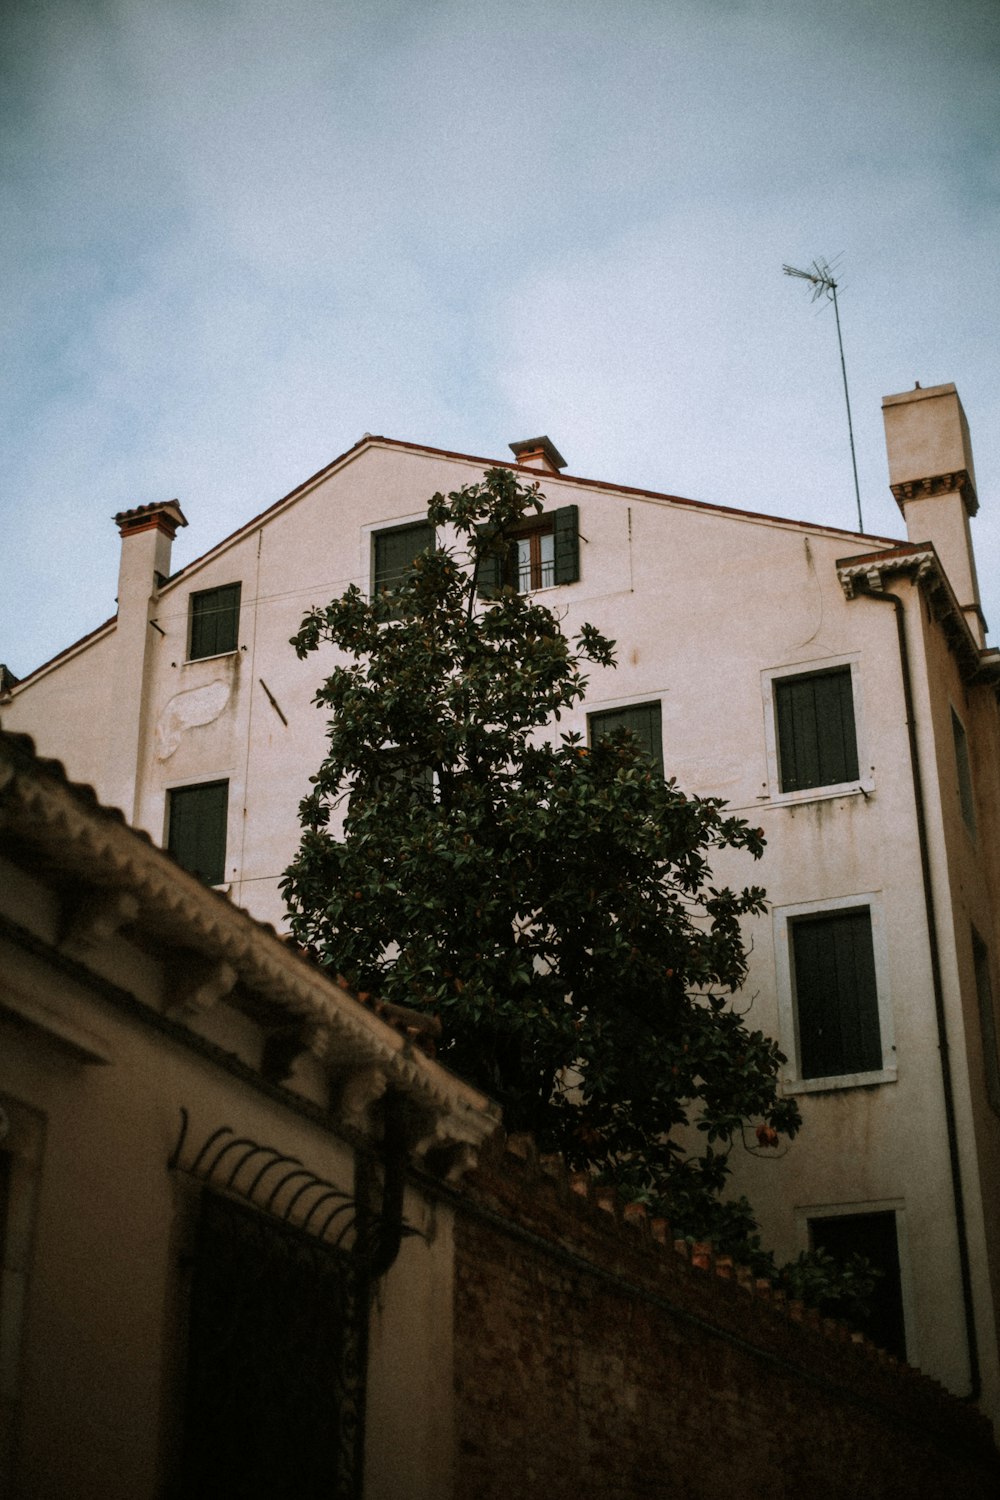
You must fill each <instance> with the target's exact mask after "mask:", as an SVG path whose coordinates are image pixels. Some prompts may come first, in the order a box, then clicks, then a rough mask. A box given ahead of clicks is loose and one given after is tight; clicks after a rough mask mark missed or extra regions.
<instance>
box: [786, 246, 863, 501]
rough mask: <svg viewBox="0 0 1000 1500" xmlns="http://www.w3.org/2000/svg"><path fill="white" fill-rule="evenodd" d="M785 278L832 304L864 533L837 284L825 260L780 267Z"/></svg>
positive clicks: (852, 461) (816, 297) (856, 488)
mask: <svg viewBox="0 0 1000 1500" xmlns="http://www.w3.org/2000/svg"><path fill="white" fill-rule="evenodd" d="M781 269H782V270H783V271H784V273H785V275H786V276H798V277H799V279H800V280H801V281H808V282H810V283H811V285H812V289H813V294H812V300H813V302H815V301H816V300H817V299H818V298H819V297H823V296H825V297H827V298H828V299H829V300H830V301H831V302H832V303H833V315H834V317H835V318H836V320H837V347H838V348H839V350H840V373H841V375H842V376H843V377H844V402H845V404H846V406H847V433H848V436H849V438H850V440H851V467H852V468H853V470H854V498H855V500H856V501H857V502H858V530H859V531H864V529H865V523H864V521H863V520H862V519H861V490H860V488H859V487H858V461H857V458H856V457H855V454H854V424H853V422H852V421H851V398H850V395H849V394H848V390H847V366H846V365H845V363H844V340H843V338H842V337H841V333H840V309H839V308H838V306H837V283H836V281H835V280H834V277H833V270H832V268H831V267H830V265H829V264H828V263H827V262H826V261H825V260H814V261H813V263H812V267H811V269H810V270H808V271H797V270H796V269H795V267H794V266H782V268H781Z"/></svg>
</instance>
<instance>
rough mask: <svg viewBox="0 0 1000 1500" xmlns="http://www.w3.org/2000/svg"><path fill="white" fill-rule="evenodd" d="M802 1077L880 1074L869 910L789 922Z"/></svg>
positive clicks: (818, 914) (850, 909)
mask: <svg viewBox="0 0 1000 1500" xmlns="http://www.w3.org/2000/svg"><path fill="white" fill-rule="evenodd" d="M789 927H790V932H791V950H792V983H793V989H794V997H795V1016H796V1028H795V1029H796V1035H797V1038H798V1049H797V1051H798V1065H799V1076H800V1077H801V1078H807V1079H808V1078H837V1077H842V1076H846V1075H848V1074H852V1073H873V1072H878V1071H880V1070H881V1068H882V1033H881V1026H880V1024H879V1005H878V986H877V982H876V974H875V953H874V947H873V944H872V920H871V910H870V908H869V907H867V906H850V907H846V908H844V909H841V910H833V911H823V912H816V913H814V914H812V915H808V916H798V917H793V918H792V919H791V921H790V923H789Z"/></svg>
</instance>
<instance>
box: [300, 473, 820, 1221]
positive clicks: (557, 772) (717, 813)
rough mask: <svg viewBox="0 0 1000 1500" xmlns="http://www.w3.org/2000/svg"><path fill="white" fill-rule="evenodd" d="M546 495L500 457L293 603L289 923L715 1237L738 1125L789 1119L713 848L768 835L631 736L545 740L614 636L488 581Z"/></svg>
mask: <svg viewBox="0 0 1000 1500" xmlns="http://www.w3.org/2000/svg"><path fill="white" fill-rule="evenodd" d="M531 508H535V509H540V508H541V507H540V501H539V497H538V493H537V486H533V487H532V488H530V489H528V488H525V487H523V486H522V485H521V484H519V482H518V480H517V478H516V477H515V475H513V474H512V473H511V472H510V471H508V470H504V469H493V470H490V471H488V472H487V473H486V474H485V476H484V478H483V480H482V482H480V483H479V484H476V485H472V486H469V487H466V488H464V489H462V490H459V491H457V492H455V493H453V494H450V495H448V496H443V495H440V494H438V495H435V496H434V497H433V498H432V500H431V501H430V504H429V508H428V516H429V519H430V521H431V522H432V523H433V524H434V526H435V528H437V531H438V534H439V535H441V534H442V533H444V534H445V536H446V537H447V538H448V539H449V540H450V541H451V545H450V546H441V547H438V548H436V549H434V550H431V551H428V552H425V553H424V554H422V555H421V556H420V557H418V558H417V559H416V560H415V561H414V563H413V565H412V567H411V568H409V569H408V570H407V572H406V573H405V575H404V576H403V578H402V579H401V581H400V583H399V585H398V587H396V588H394V589H393V590H391V591H389V592H385V593H382V594H380V595H378V596H376V597H374V598H372V599H369V598H367V597H366V595H365V594H363V593H362V591H361V590H360V589H358V588H357V587H355V586H352V587H351V588H349V589H348V590H347V592H346V593H345V594H344V595H343V597H341V598H339V599H335V600H334V601H333V602H332V603H330V604H328V605H327V606H325V607H324V608H321V609H316V610H313V611H312V612H310V613H309V614H308V615H307V616H306V618H305V620H304V621H303V624H302V627H301V630H300V631H299V633H298V635H297V636H296V637H295V638H294V641H293V644H294V646H295V648H296V651H297V652H298V654H299V656H300V657H305V656H307V655H309V654H310V653H312V652H314V651H317V650H319V649H320V648H321V647H324V646H328V645H332V646H334V647H336V648H337V649H338V653H339V654H338V656H337V659H336V665H335V666H334V667H333V670H332V671H331V672H330V675H329V676H328V677H327V678H326V680H325V681H324V682H323V684H322V686H321V687H320V689H319V691H318V692H317V694H316V703H317V704H318V705H319V706H320V707H321V708H322V709H324V710H325V711H326V712H327V713H328V714H329V742H328V749H327V754H326V758H325V759H324V761H323V764H322V765H321V767H320V768H319V771H318V772H317V774H316V775H315V776H314V777H313V778H312V780H313V787H312V791H311V792H310V794H309V795H308V796H307V797H306V798H305V800H304V801H303V803H302V807H301V818H302V828H303V832H302V840H301V845H300V848H299V851H298V855H297V857H296V859H295V861H294V863H293V864H292V865H291V866H290V868H289V870H288V871H287V873H286V876H285V881H284V890H285V894H286V898H287V901H288V905H289V910H290V914H291V921H292V930H293V934H294V936H295V937H296V938H297V939H298V941H300V942H301V943H303V944H304V945H306V946H308V947H310V948H311V949H313V950H314V951H315V952H316V953H317V954H318V955H319V957H320V958H321V960H322V962H323V963H324V964H326V965H328V966H329V967H330V968H331V969H332V970H333V971H334V972H339V973H341V974H343V975H344V976H345V977H346V979H347V980H348V982H349V983H350V984H352V985H353V986H354V987H355V988H357V989H358V990H363V991H372V992H375V993H377V994H378V995H379V996H381V997H382V998H384V999H386V1000H389V1001H392V1002H395V1003H400V1004H404V1005H407V1006H410V1007H417V1008H422V1009H429V1010H431V1011H433V1012H436V1013H437V1014H438V1015H439V1016H440V1018H441V1021H442V1025H443V1034H444V1043H443V1055H444V1058H445V1060H446V1061H447V1062H448V1063H449V1064H450V1065H451V1066H453V1067H454V1068H455V1069H456V1070H457V1071H459V1072H460V1073H462V1074H463V1075H465V1076H466V1077H468V1078H469V1079H470V1080H472V1081H474V1082H475V1083H476V1084H478V1085H479V1086H480V1087H482V1088H483V1089H485V1090H486V1091H488V1092H489V1093H490V1094H492V1095H493V1097H494V1098H496V1099H497V1100H498V1101H499V1102H500V1104H501V1105H502V1106H503V1109H504V1114H505V1120H506V1124H507V1128H508V1129H514V1130H518V1129H524V1130H530V1131H532V1132H534V1134H535V1135H536V1137H537V1138H538V1140H539V1143H540V1144H541V1146H542V1147H543V1148H545V1149H557V1150H561V1151H563V1152H564V1153H565V1154H566V1156H567V1158H568V1159H569V1160H570V1161H571V1162H573V1163H574V1164H578V1165H583V1164H586V1165H588V1166H590V1167H592V1168H594V1169H596V1170H598V1171H600V1172H602V1173H603V1174H605V1175H606V1176H607V1177H609V1178H610V1179H612V1180H614V1181H616V1182H618V1183H619V1184H620V1185H622V1186H623V1187H625V1188H626V1190H628V1191H630V1192H631V1193H632V1194H633V1195H636V1196H643V1197H645V1198H647V1199H649V1200H651V1201H653V1202H655V1203H656V1204H658V1205H660V1206H663V1207H665V1208H666V1209H667V1211H668V1212H669V1213H670V1215H671V1217H672V1219H673V1221H674V1223H675V1224H678V1225H680V1226H683V1227H685V1228H687V1229H689V1230H690V1232H692V1233H696V1234H697V1233H714V1234H715V1235H716V1236H717V1237H719V1238H722V1239H723V1240H725V1239H728V1238H731V1237H733V1236H734V1235H736V1236H738V1235H739V1234H741V1233H744V1232H745V1231H746V1230H747V1229H748V1228H749V1227H751V1226H752V1219H751V1218H750V1215H749V1209H748V1206H747V1205H746V1204H745V1203H744V1202H742V1201H741V1202H740V1203H738V1204H735V1205H724V1204H723V1203H722V1201H721V1198H720V1195H721V1193H722V1190H723V1188H724V1186H725V1180H726V1176H727V1171H728V1156H729V1152H730V1150H731V1148H732V1146H733V1144H734V1143H736V1142H740V1141H743V1142H745V1143H746V1145H747V1147H748V1149H751V1150H760V1149H768V1148H769V1147H771V1146H773V1145H774V1144H776V1143H777V1140H778V1136H779V1135H782V1134H783V1135H786V1136H791V1135H793V1134H794V1133H795V1131H796V1130H797V1128H798V1125H799V1117H798V1114H797V1111H796V1107H795V1104H794V1101H792V1100H788V1099H782V1098H779V1097H778V1094H777V1089H776V1070H777V1067H778V1065H779V1063H780V1062H781V1061H783V1059H782V1058H781V1056H780V1053H779V1052H778V1049H777V1046H776V1044H775V1042H774V1041H772V1040H771V1039H770V1038H768V1037H766V1036H764V1035H763V1034H762V1033H761V1032H760V1031H755V1030H751V1029H749V1027H748V1026H747V1024H746V1022H745V1018H744V1015H743V1013H742V1012H743V1010H745V1009H746V1008H747V1007H746V1005H745V1004H743V1005H742V1008H741V1006H740V1004H737V1003H734V1002H733V996H734V994H735V993H736V992H737V991H738V990H739V988H740V986H741V984H742V983H743V980H744V978H745V976H746V967H747V965H746V952H745V948H744V943H743V938H742V934H741V921H742V919H743V918H745V917H748V916H752V915H754V914H756V913H759V912H760V911H761V910H762V908H763V892H762V891H761V890H760V889H759V888H757V887H754V886H749V887H747V888H746V889H743V890H739V891H734V890H730V889H728V888H726V887H719V886H716V885H714V884H713V881H712V873H711V868H710V862H709V861H710V858H711V856H712V854H713V851H716V850H722V849H736V850H743V851H745V852H746V854H747V856H748V858H757V857H759V855H760V853H761V850H762V847H763V839H762V835H761V832H760V830H759V829H754V828H751V827H749V826H748V825H747V824H746V823H745V822H744V821H742V820H740V819H738V818H734V817H729V816H727V815H726V812H725V809H724V805H723V803H721V802H720V801H719V800H718V799H715V798H700V797H690V796H687V795H685V793H684V792H682V791H681V790H680V788H679V787H678V786H677V784H676V782H675V781H673V780H669V779H664V777H663V776H662V775H661V774H660V773H659V772H658V771H657V770H655V769H654V768H653V766H652V765H651V764H650V762H649V761H648V759H647V757H646V756H645V755H644V753H643V751H642V750H641V748H640V747H639V746H638V745H637V744H636V743H635V742H634V741H633V740H632V739H631V738H630V737H629V736H628V735H626V734H620V735H618V736H612V737H611V738H609V739H607V740H602V741H601V742H600V743H597V744H594V745H591V746H589V747H588V746H587V745H585V744H584V743H583V742H582V739H581V736H580V735H579V734H576V733H563V734H561V735H560V736H558V738H556V737H555V730H554V726H555V725H556V724H557V723H558V721H559V720H560V718H561V716H562V715H564V714H566V713H567V711H569V710H571V709H573V708H574V707H575V706H576V705H578V704H579V703H580V702H581V700H582V699H583V696H584V692H585V688H586V678H585V676H584V671H585V668H586V667H587V664H598V665H601V666H611V665H613V663H614V643H613V642H611V641H609V640H607V639H606V638H605V637H604V636H602V635H601V634H600V633H599V632H598V631H597V630H596V629H594V628H593V627H592V626H589V625H585V626H584V627H583V628H582V630H581V631H580V632H579V635H578V636H577V637H576V638H575V639H574V640H572V641H570V640H568V639H567V638H566V636H565V635H564V633H563V631H562V629H561V626H560V623H559V621H558V619H557V618H556V616H555V615H554V614H553V612H552V610H551V609H549V608H547V607H546V606H545V604H543V603H542V602H541V600H540V598H539V597H538V596H537V595H536V596H533V595H524V594H520V593H518V592H516V591H515V590H514V589H513V588H509V587H507V588H503V589H501V590H500V591H499V593H497V594H496V595H495V596H494V597H492V598H490V599H482V598H481V597H479V593H478V591H477V587H476V578H477V575H478V573H479V571H480V568H481V565H482V562H483V559H484V558H486V557H487V556H490V555H492V556H496V555H499V554H501V553H503V552H504V551H505V549H506V548H507V547H508V546H509V543H510V537H511V533H512V532H513V530H514V529H515V528H516V527H517V526H518V525H519V524H520V523H521V522H522V521H523V519H524V517H525V515H526V513H527V512H528V511H530V510H531ZM754 1122H757V1124H758V1126H759V1128H758V1129H757V1131H756V1133H754V1130H753V1124H754Z"/></svg>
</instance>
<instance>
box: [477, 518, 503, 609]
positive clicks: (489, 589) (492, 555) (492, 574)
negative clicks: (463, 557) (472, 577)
mask: <svg viewBox="0 0 1000 1500" xmlns="http://www.w3.org/2000/svg"><path fill="white" fill-rule="evenodd" d="M476 535H477V536H478V537H479V539H480V541H486V540H487V539H488V538H489V537H491V536H492V535H494V528H493V527H492V526H486V525H480V526H477V527H476ZM501 561H502V558H501V556H500V551H499V548H498V549H497V550H496V551H495V552H482V553H480V556H479V572H478V573H477V574H476V592H477V593H478V594H479V596H480V598H482V599H492V598H494V597H495V596H496V595H497V594H498V593H499V591H500V585H501V583H502V581H503V579H502V571H503V570H502V568H501V566H500V564H501Z"/></svg>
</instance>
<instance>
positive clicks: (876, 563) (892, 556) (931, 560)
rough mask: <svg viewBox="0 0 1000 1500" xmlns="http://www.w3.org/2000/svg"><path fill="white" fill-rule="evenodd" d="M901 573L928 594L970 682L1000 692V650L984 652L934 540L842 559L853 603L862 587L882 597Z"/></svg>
mask: <svg viewBox="0 0 1000 1500" xmlns="http://www.w3.org/2000/svg"><path fill="white" fill-rule="evenodd" d="M895 575H901V576H903V577H908V578H910V579H911V580H912V581H913V582H914V583H915V584H917V585H918V586H919V587H920V588H921V589H922V590H923V591H924V593H925V595H926V597H927V599H928V602H929V604H930V606H931V609H932V611H933V614H934V617H935V618H936V619H937V621H938V623H939V624H940V625H941V627H942V629H943V630H944V632H945V635H946V637H947V639H948V644H949V646H950V647H951V649H952V651H953V652H954V654H955V656H956V658H957V660H958V665H959V670H960V671H961V674H962V677H963V679H964V680H965V681H966V682H968V683H970V684H971V683H977V682H989V683H992V684H993V686H994V687H996V688H997V689H998V690H1000V651H997V650H996V649H995V648H992V649H990V650H986V651H983V650H981V649H980V647H979V644H978V642H977V641H976V639H975V637H974V636H973V634H972V632H971V630H970V629H969V622H968V620H967V618H966V613H967V612H966V610H965V609H963V607H962V605H960V604H959V602H958V600H957V599H956V598H955V594H954V592H953V590H952V587H951V584H950V583H949V582H948V578H947V575H946V574H945V571H944V569H943V567H942V566H941V560H940V558H939V557H938V555H937V552H936V551H935V550H934V547H933V545H932V544H931V543H930V542H920V543H917V544H915V545H912V544H905V543H904V544H903V545H901V546H899V547H890V548H888V549H887V550H886V551H884V552H866V553H862V554H860V555H859V556H857V557H842V558H838V560H837V577H838V579H839V580H840V586H841V588H842V589H843V591H844V596H845V598H847V599H853V598H854V597H855V595H856V594H857V592H858V585H859V583H860V584H861V586H862V589H863V590H864V591H865V592H872V593H881V592H882V591H883V589H884V588H885V586H886V582H887V580H888V579H889V578H892V577H893V576H895Z"/></svg>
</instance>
